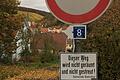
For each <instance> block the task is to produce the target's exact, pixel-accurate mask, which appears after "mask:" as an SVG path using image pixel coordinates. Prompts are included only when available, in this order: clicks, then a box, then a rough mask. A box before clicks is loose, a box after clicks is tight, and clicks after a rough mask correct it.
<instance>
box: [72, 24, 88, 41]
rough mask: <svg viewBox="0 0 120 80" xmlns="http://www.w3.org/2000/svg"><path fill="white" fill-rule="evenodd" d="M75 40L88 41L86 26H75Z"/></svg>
mask: <svg viewBox="0 0 120 80" xmlns="http://www.w3.org/2000/svg"><path fill="white" fill-rule="evenodd" d="M73 38H74V39H86V25H75V26H73Z"/></svg>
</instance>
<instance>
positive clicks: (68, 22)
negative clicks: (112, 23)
mask: <svg viewBox="0 0 120 80" xmlns="http://www.w3.org/2000/svg"><path fill="white" fill-rule="evenodd" d="M45 1H46V4H47V7H48V9H49V10H50V12H51V13H52V14H53V15H54V16H55V17H56V18H57V19H58V20H60V21H62V22H64V23H67V24H88V23H91V22H93V21H95V20H96V19H98V18H99V17H100V16H102V15H103V14H104V13H105V11H106V10H107V9H108V7H109V5H110V4H111V2H112V0H101V1H103V3H104V1H106V2H107V1H108V3H107V4H106V8H104V10H102V12H101V13H99V15H98V16H96V17H94V18H93V19H91V20H88V21H82V22H81V21H79V20H76V21H74V20H72V21H67V20H71V19H70V16H69V18H68V19H67V20H63V19H61V17H62V18H65V17H66V16H61V15H59V16H60V17H58V16H57V15H58V14H57V15H56V13H59V12H60V11H59V12H57V11H58V10H56V7H54V9H51V8H50V5H49V4H50V3H51V2H52V3H54V2H55V0H45ZM50 1H51V2H50ZM54 5H55V4H54ZM97 5H98V4H97ZM52 7H53V6H52ZM57 7H58V6H57ZM102 7H103V6H102ZM94 9H95V8H94ZM54 11H55V12H56V13H54ZM64 13H65V12H64ZM65 14H68V13H65ZM68 15H71V14H68ZM83 15H84V14H82V15H72V16H77V17H78V16H81V17H82V16H83ZM71 18H72V17H71ZM78 18H79V19H80V20H82V18H80V17H78ZM83 20H84V18H83Z"/></svg>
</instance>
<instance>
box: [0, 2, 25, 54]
mask: <svg viewBox="0 0 120 80" xmlns="http://www.w3.org/2000/svg"><path fill="white" fill-rule="evenodd" d="M19 4H20V3H19V1H18V0H0V34H1V35H2V38H1V39H0V42H1V43H2V44H4V45H5V46H4V50H5V52H6V53H10V52H11V51H12V48H13V43H12V42H13V39H14V36H15V33H16V31H17V30H18V29H20V27H21V26H22V20H23V17H22V16H21V15H16V14H17V11H18V10H17V8H18V5H19ZM1 35H0V36H1ZM0 45H1V44H0Z"/></svg>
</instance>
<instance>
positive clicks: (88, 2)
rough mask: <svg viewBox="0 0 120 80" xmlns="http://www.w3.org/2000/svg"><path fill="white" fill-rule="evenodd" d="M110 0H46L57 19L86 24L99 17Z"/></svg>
mask: <svg viewBox="0 0 120 80" xmlns="http://www.w3.org/2000/svg"><path fill="white" fill-rule="evenodd" d="M110 2H111V0H46V3H47V5H48V8H49V10H50V11H51V13H52V14H53V15H54V16H55V17H56V18H57V19H59V20H61V21H63V22H66V23H71V24H87V23H90V22H92V21H94V20H96V19H97V18H98V17H100V16H101V15H102V14H103V13H104V12H105V11H106V9H107V8H108V6H109V4H110Z"/></svg>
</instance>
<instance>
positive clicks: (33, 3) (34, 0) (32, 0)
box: [20, 0, 49, 12]
mask: <svg viewBox="0 0 120 80" xmlns="http://www.w3.org/2000/svg"><path fill="white" fill-rule="evenodd" d="M20 1H21V5H20V6H22V7H27V8H33V9H37V10H42V11H47V12H49V10H48V8H47V5H46V3H45V0H20Z"/></svg>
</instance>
